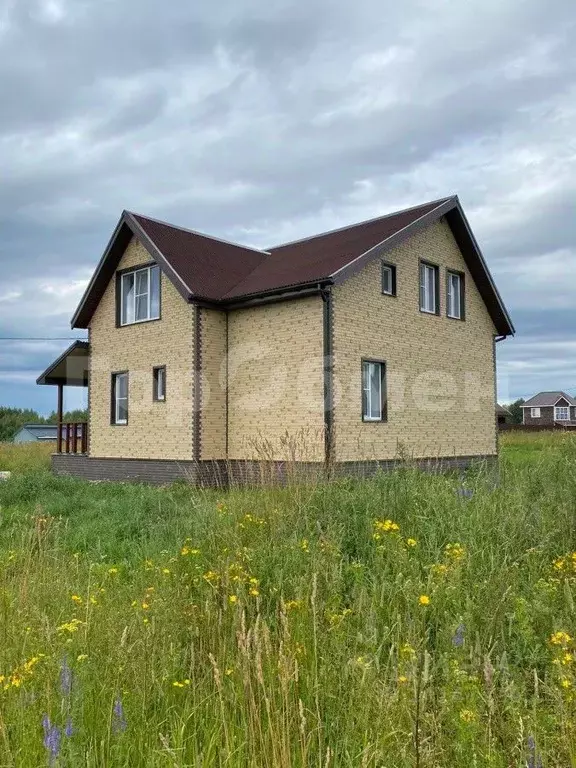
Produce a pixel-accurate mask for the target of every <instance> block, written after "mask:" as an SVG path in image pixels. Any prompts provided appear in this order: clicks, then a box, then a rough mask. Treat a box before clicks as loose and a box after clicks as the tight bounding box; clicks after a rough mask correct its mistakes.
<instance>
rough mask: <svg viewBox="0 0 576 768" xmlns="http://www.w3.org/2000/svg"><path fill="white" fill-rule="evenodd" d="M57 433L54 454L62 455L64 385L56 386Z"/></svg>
mask: <svg viewBox="0 0 576 768" xmlns="http://www.w3.org/2000/svg"><path fill="white" fill-rule="evenodd" d="M57 420H58V432H57V438H56V452H57V453H62V421H63V420H64V385H63V384H58V415H57Z"/></svg>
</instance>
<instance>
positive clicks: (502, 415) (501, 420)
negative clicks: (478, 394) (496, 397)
mask: <svg viewBox="0 0 576 768" xmlns="http://www.w3.org/2000/svg"><path fill="white" fill-rule="evenodd" d="M511 419H512V414H511V413H510V411H509V410H508V408H505V407H504V406H503V405H500V404H499V403H496V421H497V423H498V424H508V422H509V421H511Z"/></svg>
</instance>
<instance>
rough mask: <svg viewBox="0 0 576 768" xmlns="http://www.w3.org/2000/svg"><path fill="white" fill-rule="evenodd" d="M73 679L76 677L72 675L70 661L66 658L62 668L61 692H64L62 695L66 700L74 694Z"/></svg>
mask: <svg viewBox="0 0 576 768" xmlns="http://www.w3.org/2000/svg"><path fill="white" fill-rule="evenodd" d="M73 679H74V676H73V675H72V670H71V669H70V667H69V665H68V659H66V658H65V659H64V661H63V662H62V666H61V667H60V690H61V691H62V695H63V696H65V697H66V698H69V697H70V694H71V693H72V681H73Z"/></svg>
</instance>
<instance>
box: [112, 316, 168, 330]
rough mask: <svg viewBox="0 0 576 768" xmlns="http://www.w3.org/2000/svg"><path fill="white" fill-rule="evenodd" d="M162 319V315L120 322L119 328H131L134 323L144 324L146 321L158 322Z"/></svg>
mask: <svg viewBox="0 0 576 768" xmlns="http://www.w3.org/2000/svg"><path fill="white" fill-rule="evenodd" d="M158 320H162V318H161V317H151V318H149V319H148V320H134V322H133V323H118V325H117V326H116V327H117V328H131V327H132V326H134V325H144V324H145V323H157V322H158Z"/></svg>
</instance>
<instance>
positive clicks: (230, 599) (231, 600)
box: [228, 595, 238, 605]
mask: <svg viewBox="0 0 576 768" xmlns="http://www.w3.org/2000/svg"><path fill="white" fill-rule="evenodd" d="M228 602H229V603H230V604H231V605H235V603H237V602H238V595H230V596H229V597H228Z"/></svg>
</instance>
